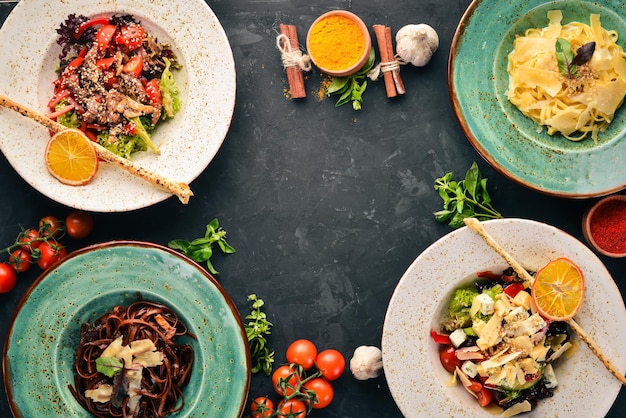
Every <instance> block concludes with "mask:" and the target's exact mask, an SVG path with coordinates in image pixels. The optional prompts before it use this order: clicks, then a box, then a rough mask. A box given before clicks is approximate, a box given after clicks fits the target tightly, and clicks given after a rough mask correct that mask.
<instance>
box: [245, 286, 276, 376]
mask: <svg viewBox="0 0 626 418" xmlns="http://www.w3.org/2000/svg"><path fill="white" fill-rule="evenodd" d="M248 301H251V302H252V310H251V312H250V314H249V315H247V316H246V320H248V322H247V323H246V324H245V326H244V328H245V330H246V337H247V338H248V346H249V347H250V359H251V363H252V368H251V371H252V373H257V372H260V371H263V372H264V373H265V374H266V375H267V376H269V375H270V374H271V373H272V367H273V363H274V352H273V351H270V349H269V348H268V347H267V338H266V336H267V335H270V334H271V332H270V331H271V328H272V323H271V322H270V321H268V320H267V316H266V314H265V312H263V311H262V310H261V308H262V307H263V306H264V305H265V302H263V299H259V298H257V296H256V295H255V294H252V295H248Z"/></svg>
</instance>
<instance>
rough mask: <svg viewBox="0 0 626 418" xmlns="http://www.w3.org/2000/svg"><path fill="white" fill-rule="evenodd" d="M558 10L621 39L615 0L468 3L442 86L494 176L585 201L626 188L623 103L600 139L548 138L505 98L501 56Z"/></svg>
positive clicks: (619, 5) (625, 33)
mask: <svg viewBox="0 0 626 418" xmlns="http://www.w3.org/2000/svg"><path fill="white" fill-rule="evenodd" d="M550 10H561V11H562V13H563V20H562V24H567V23H569V22H573V21H578V22H582V23H586V24H589V16H590V14H594V13H596V14H600V20H601V23H602V27H603V28H604V29H607V30H615V31H616V32H617V33H618V35H619V39H618V42H617V43H618V44H619V45H622V46H623V45H624V42H625V41H626V21H625V20H624V16H626V5H625V4H624V3H623V2H622V1H615V0H596V1H590V0H576V1H573V0H561V1H549V2H546V1H542V0H528V1H523V2H505V1H495V0H475V1H473V2H472V3H471V4H470V6H469V7H468V9H467V10H466V12H465V14H464V15H463V17H462V18H461V21H460V23H459V25H458V27H457V30H456V33H455V35H454V38H453V41H452V46H451V50H450V60H449V66H448V87H449V93H450V98H451V100H452V106H453V108H454V112H455V114H456V116H457V119H458V121H459V123H460V125H461V127H462V129H463V131H464V132H465V135H466V136H467V138H468V139H469V141H470V143H471V144H472V146H473V147H474V148H475V149H476V151H478V153H479V154H480V155H481V156H482V157H483V158H484V159H485V160H486V161H487V162H488V163H489V164H491V166H493V167H494V168H495V169H496V170H498V171H499V172H500V173H502V174H503V175H505V176H506V177H508V178H510V179H511V180H513V181H515V182H517V183H519V184H522V185H524V186H526V187H528V188H530V189H533V190H536V191H538V192H541V193H544V194H548V195H552V196H558V197H565V198H591V197H596V196H602V195H606V194H610V193H613V192H616V191H618V190H621V189H624V188H626V165H624V164H623V163H622V160H623V156H624V155H626V139H625V136H626V109H624V108H625V107H626V105H624V104H622V106H621V107H620V108H619V109H618V110H617V111H616V112H615V116H614V119H613V121H612V122H611V124H610V125H609V126H608V128H607V129H606V131H604V132H601V133H600V134H599V139H598V141H597V142H596V141H594V140H593V139H591V138H587V139H584V140H582V141H579V142H574V141H570V140H568V139H566V138H565V137H563V136H562V135H561V134H559V133H557V134H555V135H552V136H551V135H548V133H547V130H546V129H545V127H544V128H543V129H540V126H539V125H538V124H536V123H535V122H534V121H533V120H531V119H530V118H528V117H526V116H524V115H523V114H522V113H521V112H520V111H519V110H518V109H517V108H516V107H515V106H514V105H513V104H511V103H510V102H509V100H508V99H507V97H506V90H507V88H508V82H509V80H508V73H507V60H508V55H509V53H510V52H511V50H512V49H513V41H514V39H515V37H516V36H518V35H523V34H524V32H525V31H526V30H527V29H530V28H542V27H546V26H548V23H549V20H548V17H547V13H548V11H550Z"/></svg>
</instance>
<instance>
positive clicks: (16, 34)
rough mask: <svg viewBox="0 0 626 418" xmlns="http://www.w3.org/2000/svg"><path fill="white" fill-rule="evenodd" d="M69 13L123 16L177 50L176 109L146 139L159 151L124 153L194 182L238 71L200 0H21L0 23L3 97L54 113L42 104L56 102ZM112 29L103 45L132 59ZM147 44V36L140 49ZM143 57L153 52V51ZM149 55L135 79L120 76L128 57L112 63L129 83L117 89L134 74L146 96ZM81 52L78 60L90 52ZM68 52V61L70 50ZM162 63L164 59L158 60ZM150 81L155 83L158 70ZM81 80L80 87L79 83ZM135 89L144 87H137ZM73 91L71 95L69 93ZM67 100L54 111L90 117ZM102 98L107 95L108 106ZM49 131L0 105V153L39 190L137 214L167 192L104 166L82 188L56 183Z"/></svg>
mask: <svg viewBox="0 0 626 418" xmlns="http://www.w3.org/2000/svg"><path fill="white" fill-rule="evenodd" d="M72 14H74V15H80V16H85V17H86V18H88V19H95V20H97V19H98V18H101V17H108V18H111V17H113V16H117V17H119V16H124V15H130V16H132V17H133V18H134V20H135V21H136V23H138V24H139V26H141V29H142V30H143V31H144V32H145V33H147V34H149V35H151V36H152V39H153V40H156V41H158V43H159V44H162V45H167V49H169V50H170V51H171V53H173V54H174V56H175V57H176V60H177V62H178V63H179V64H180V68H176V69H174V68H172V71H171V75H172V76H173V79H174V82H175V83H176V87H177V89H178V99H179V101H180V107H179V109H178V111H177V112H176V113H175V114H174V115H173V117H169V118H166V119H167V120H163V118H161V119H159V121H158V123H156V126H155V127H154V129H153V130H152V129H151V130H149V134H150V140H151V142H152V143H153V144H154V146H155V147H156V148H158V149H159V151H160V153H158V154H157V153H155V152H152V151H151V149H150V147H145V148H147V149H146V150H145V151H137V152H133V153H132V155H131V159H132V161H133V162H134V163H136V164H137V165H139V166H141V167H143V168H145V169H147V170H150V171H153V172H155V173H157V174H159V175H161V176H163V177H165V178H168V179H170V180H173V181H176V182H183V183H186V184H189V183H191V182H192V181H193V180H194V179H195V178H196V177H197V176H198V175H200V173H202V171H203V170H204V169H205V168H206V167H207V166H208V164H209V163H210V162H211V160H212V159H213V157H214V156H215V155H216V153H217V151H218V150H219V148H220V147H221V145H222V143H223V141H224V138H225V137H226V134H227V132H228V129H229V127H230V123H231V120H232V115H233V110H234V105H235V92H236V76H235V64H234V59H233V55H232V50H231V48H230V45H229V42H228V38H227V37H226V34H225V32H224V29H223V28H222V26H221V25H220V23H219V20H218V19H217V17H216V16H215V14H214V13H213V11H212V10H211V9H210V8H209V6H208V5H207V4H206V3H205V2H204V1H202V0H188V1H184V2H182V1H174V2H172V1H171V0H150V1H146V2H135V1H132V0H73V1H69V2H50V1H46V0H22V1H20V2H19V4H17V5H16V6H15V8H14V9H13V11H12V12H11V14H10V15H9V16H8V18H7V20H6V21H5V23H4V25H3V26H2V28H0V45H3V47H2V49H1V50H0V60H2V62H5V63H6V65H7V67H8V68H9V71H6V73H5V74H4V76H3V77H1V78H0V94H2V95H4V96H7V97H9V98H11V99H12V100H14V101H15V102H18V103H20V104H22V105H25V106H27V107H29V108H31V109H33V110H35V111H37V112H39V113H42V114H51V113H52V112H53V110H54V109H53V110H52V111H51V109H50V108H49V107H48V105H49V104H50V103H51V101H52V100H53V98H57V97H54V96H55V94H56V93H58V91H55V86H54V82H55V80H57V79H59V77H60V76H59V74H58V72H57V69H58V68H59V67H60V63H61V60H60V58H59V56H60V54H61V52H62V50H63V48H62V46H61V45H59V44H58V43H57V39H58V38H59V34H58V33H57V30H58V29H59V28H60V26H61V25H62V24H64V23H65V22H66V20H67V19H68V17H69V16H70V15H72ZM98 23H99V24H98V25H94V26H93V29H92V30H93V31H94V32H95V31H96V30H98V29H99V28H102V27H103V26H104V25H105V24H108V23H114V22H106V21H105V22H98ZM117 24H118V32H121V28H122V25H124V26H132V25H130V24H129V25H125V24H123V23H122V24H120V23H119V21H118V22H117ZM118 32H116V33H115V35H114V36H113V39H112V40H111V41H110V45H111V46H113V45H115V46H116V47H117V46H119V45H122V47H123V48H126V49H127V50H129V51H132V52H131V54H130V55H139V54H138V53H137V54H135V52H134V51H135V49H134V48H136V46H131V43H132V42H130V43H127V44H120V43H119V42H123V41H119V40H118V38H117V34H118ZM85 33H87V32H85ZM96 36H98V35H96ZM122 39H123V38H122ZM128 39H132V36H130V37H128V38H126V40H128ZM145 46H146V42H145V41H144V46H142V47H141V48H143V47H145ZM89 49H91V48H89ZM146 49H147V48H146ZM74 54H76V52H74ZM78 54H80V52H78ZM148 55H150V56H152V53H151V52H150V54H148ZM148 55H146V54H143V57H144V61H143V64H144V66H143V68H144V73H142V74H141V77H138V78H137V79H135V80H130V81H128V80H127V78H128V77H127V76H128V75H129V74H133V65H132V63H129V64H128V65H126V64H127V63H128V61H130V59H129V57H124V58H121V59H123V64H124V65H123V66H122V64H121V63H117V62H116V64H119V67H115V71H114V72H115V73H117V76H118V78H122V77H124V80H122V81H127V82H126V83H125V84H124V83H121V82H120V83H119V84H118V85H117V86H120V85H121V84H124V85H125V86H126V88H127V89H128V91H130V89H131V87H132V88H134V86H137V85H138V84H137V80H140V81H141V83H143V87H144V89H145V91H146V92H147V93H148V94H147V96H148V98H149V99H150V100H152V98H153V97H152V96H151V95H150V94H149V93H150V87H149V81H150V80H149V78H150V77H146V76H145V75H146V68H147V66H146V65H145V64H146V63H147V60H148V58H147V56H148ZM83 56H84V58H85V61H87V59H89V57H90V55H89V53H87V54H86V56H85V55H84V54H83ZM68 57H69V58H72V56H71V54H70V55H68ZM170 57H171V56H170ZM98 58H104V59H101V60H99V61H97V66H98V68H100V69H101V70H102V72H103V73H106V71H108V70H110V69H111V68H114V67H101V65H107V64H106V62H107V61H109V65H111V63H110V61H114V57H113V56H99V57H98ZM66 59H67V57H66ZM161 61H162V62H163V61H164V60H163V59H162V58H161ZM103 63H104V64H103ZM135 64H136V62H135ZM122 68H124V70H123V71H122ZM135 68H136V66H135ZM151 68H152V67H151ZM157 78H159V79H160V73H159V75H158V76H157ZM67 85H69V86H71V83H69V82H68V83H67ZM81 86H84V83H83V82H82V79H81ZM118 90H119V88H118ZM139 90H142V89H141V86H139ZM81 93H84V92H81ZM87 93H92V92H90V91H89V92H87ZM73 94H74V95H75V96H76V92H73ZM124 96H129V97H132V98H133V99H135V98H136V97H135V96H133V95H131V94H130V93H128V94H127V93H124ZM163 97H165V96H163ZM72 98H74V97H70V99H69V101H70V102H69V103H67V102H61V104H62V105H59V106H58V107H57V108H56V110H60V111H63V108H66V109H67V108H71V107H73V108H74V109H75V110H77V111H78V110H81V112H77V114H78V115H79V116H82V115H88V114H89V111H88V110H89V108H88V106H86V105H85V103H74V102H77V101H78V100H75V101H74V102H72V100H71V99H72ZM108 98H109V96H107V102H106V103H107V104H108V103H109V101H108ZM125 100H126V99H125ZM137 101H139V100H137ZM128 102H129V103H131V106H130V108H131V109H130V110H129V113H128V114H127V113H126V110H128V109H129V107H128V106H127V105H128V103H127V102H124V103H125V107H124V109H125V111H124V116H128V115H129V114H130V115H131V116H132V111H131V110H136V106H137V103H134V102H132V101H131V100H128ZM152 104H153V103H152V102H145V103H143V102H142V103H141V106H144V107H139V109H140V112H141V117H142V118H143V119H142V120H145V119H151V117H152V116H154V115H155V113H150V111H149V110H146V109H147V108H148V107H149V105H152ZM153 107H158V106H157V105H155V106H153ZM119 109H121V108H119ZM163 109H164V107H163ZM82 111H84V113H83V112H82ZM120 112H121V110H120ZM107 117H110V115H107ZM129 117H130V116H129ZM111 118H112V119H114V118H113V117H111ZM157 119H158V118H155V119H154V120H157ZM134 120H135V121H136V120H137V119H134ZM82 122H84V124H83V125H82V128H85V127H88V128H93V129H95V134H99V133H102V132H104V135H108V134H111V133H112V132H115V133H116V135H117V136H116V138H117V137H121V136H122V134H129V135H134V134H135V133H136V132H139V131H140V129H139V128H137V126H136V125H135V126H133V124H132V123H130V124H125V125H123V126H118V127H117V128H110V129H109V128H107V130H102V118H100V119H97V118H96V117H95V116H94V118H92V119H88V116H85V117H84V120H83V121H82ZM126 122H128V120H126ZM122 128H124V130H122ZM133 128H137V129H133ZM150 128H152V127H150ZM120 132H121V133H120ZM92 133H93V132H92ZM49 136H50V135H49V132H48V131H47V129H46V128H44V127H42V126H40V125H38V124H37V123H35V122H34V121H32V120H30V119H27V118H25V117H23V116H21V115H19V114H18V113H16V112H13V111H11V110H8V109H4V108H0V149H2V152H3V153H4V155H5V156H6V158H7V160H8V161H9V163H10V164H11V165H12V166H13V167H14V169H15V170H16V171H17V172H18V173H19V175H20V176H21V177H22V178H23V179H24V180H25V181H26V182H28V183H29V184H30V185H31V186H32V187H34V188H35V189H37V190H38V191H39V192H41V193H42V194H44V195H45V196H47V197H49V198H51V199H53V200H55V201H57V202H59V203H62V204H65V205H67V206H69V207H73V208H77V209H83V210H89V211H94V212H124V211H130V210H135V209H139V208H144V207H147V206H150V205H153V204H156V203H158V202H161V201H163V200H165V199H167V198H169V197H170V196H172V195H171V194H169V193H167V192H164V191H162V190H160V189H158V188H156V187H154V186H153V185H152V184H150V183H149V182H146V181H145V180H143V179H140V178H137V177H134V176H132V175H131V174H129V173H127V172H125V171H123V170H120V169H119V168H117V167H115V166H113V165H112V164H108V163H101V164H99V168H98V172H97V174H96V176H95V178H94V179H93V180H92V181H91V182H90V183H89V184H87V185H84V186H68V185H64V184H61V183H60V182H58V181H57V180H56V179H55V178H53V177H52V176H51V175H50V174H49V173H48V171H47V168H46V164H45V160H44V150H45V147H46V143H47V140H48V138H49ZM112 137H113V136H111V138H112ZM192 189H193V187H192Z"/></svg>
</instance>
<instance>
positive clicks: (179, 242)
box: [167, 218, 236, 274]
mask: <svg viewBox="0 0 626 418" xmlns="http://www.w3.org/2000/svg"><path fill="white" fill-rule="evenodd" d="M215 243H217V246H218V247H219V249H220V250H221V251H222V252H223V253H224V254H233V253H235V252H236V250H235V249H234V248H233V247H232V246H231V245H230V244H229V243H228V242H226V231H224V230H223V229H222V228H221V227H220V224H219V221H218V220H217V218H214V219H213V220H211V222H209V223H208V224H207V226H206V232H205V234H204V237H201V238H196V239H194V240H193V241H191V242H189V241H187V240H184V239H175V240H172V241H170V242H169V243H168V244H167V245H168V247H170V248H172V249H174V250H179V251H181V252H182V253H183V254H185V255H186V256H187V257H189V258H191V259H192V260H193V261H195V262H197V263H204V262H206V265H207V270H208V271H209V272H210V273H211V274H219V272H218V271H217V270H215V268H214V267H213V264H212V263H211V261H210V258H211V257H212V256H213V253H214V252H213V245H214V244H215Z"/></svg>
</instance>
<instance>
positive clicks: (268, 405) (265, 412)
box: [250, 396, 274, 418]
mask: <svg viewBox="0 0 626 418" xmlns="http://www.w3.org/2000/svg"><path fill="white" fill-rule="evenodd" d="M250 412H252V418H267V417H271V416H272V414H273V413H274V402H272V400H271V399H270V398H268V397H267V396H260V397H258V398H256V399H255V400H253V401H252V404H251V405H250Z"/></svg>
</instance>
